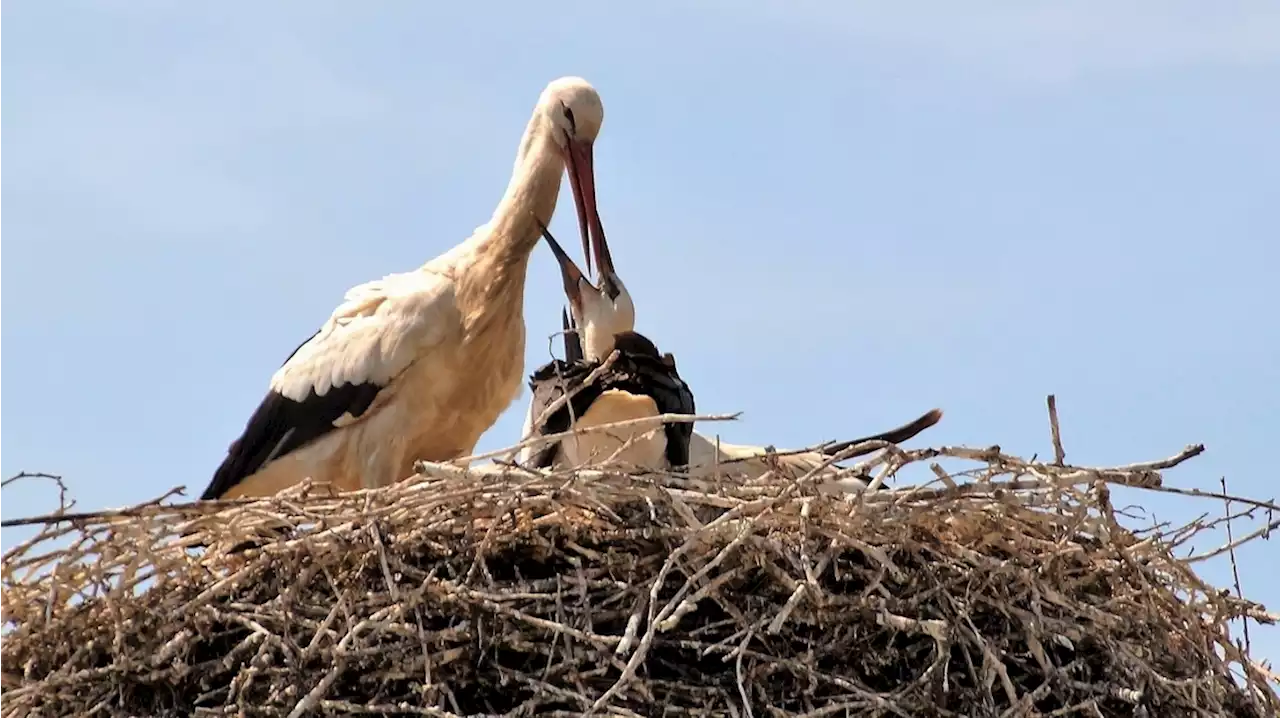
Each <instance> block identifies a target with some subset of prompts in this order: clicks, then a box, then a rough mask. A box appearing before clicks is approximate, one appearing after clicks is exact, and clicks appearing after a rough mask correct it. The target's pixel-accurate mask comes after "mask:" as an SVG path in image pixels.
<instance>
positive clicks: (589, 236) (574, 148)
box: [565, 139, 613, 273]
mask: <svg viewBox="0 0 1280 718" xmlns="http://www.w3.org/2000/svg"><path fill="white" fill-rule="evenodd" d="M565 154H566V155H567V156H566V158H565V161H566V164H567V165H568V171H569V184H570V186H571V187H572V188H573V201H574V204H575V205H576V206H577V210H578V230H579V232H580V233H581V235H582V254H583V256H584V257H585V258H586V261H587V272H588V273H590V272H591V255H592V253H593V252H594V254H595V255H596V258H597V261H598V262H599V265H600V271H601V272H604V271H606V266H607V267H608V270H609V271H612V269H613V260H612V258H611V257H610V256H609V245H608V244H607V243H606V242H605V238H604V226H603V225H602V224H601V222H600V209H599V207H598V206H597V204H596V178H595V165H594V159H593V153H592V145H591V143H590V142H582V141H580V140H573V139H570V140H569V141H568V143H566V145H565Z"/></svg>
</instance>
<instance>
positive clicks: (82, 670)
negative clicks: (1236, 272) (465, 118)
mask: <svg viewBox="0 0 1280 718" xmlns="http://www.w3.org/2000/svg"><path fill="white" fill-rule="evenodd" d="M1185 453H1186V454H1187V455H1190V454H1194V453H1196V450H1195V449H1192V450H1190V451H1188V452H1185ZM937 456H949V457H952V458H958V459H963V460H967V461H970V462H976V466H977V467H978V468H977V469H973V470H971V471H964V472H958V473H956V474H952V475H950V476H956V477H961V478H962V479H964V480H963V481H962V482H961V483H956V482H955V481H953V480H952V478H951V477H950V476H948V475H946V474H945V472H943V470H942V469H941V468H940V467H939V466H938V465H937V464H932V465H931V464H930V463H929V462H930V460H931V459H932V458H933V457H937ZM1183 458H1185V456H1184V457H1183ZM1177 460H1178V459H1177V458H1175V459H1174V460H1168V461H1165V462H1154V463H1151V464H1145V465H1135V466H1131V467H1121V468H1114V469H1105V470H1102V469H1082V468H1076V467H1070V466H1058V465H1047V464H1036V463H1027V462H1024V461H1022V460H1019V459H1017V458H1014V457H1011V456H1007V455H1004V454H1002V453H1000V452H999V450H998V448H992V449H987V450H971V449H925V450H919V451H910V452H903V451H901V450H899V449H897V448H896V447H888V448H887V449H886V451H885V452H884V453H883V454H881V455H880V456H878V457H877V458H875V459H872V460H870V461H868V462H866V463H865V464H862V465H859V466H858V467H855V468H854V469H853V471H857V472H866V471H869V470H875V472H876V475H877V476H879V477H880V478H878V481H883V480H884V479H885V478H891V477H892V475H893V474H895V473H896V472H897V471H898V470H899V469H900V468H902V467H903V466H906V465H907V464H910V463H912V462H923V464H922V465H924V466H928V467H929V468H932V469H934V471H935V473H937V474H938V475H939V477H940V478H939V479H938V480H937V481H935V482H934V483H933V484H932V485H929V486H902V487H900V488H897V489H894V490H889V491H879V492H872V493H864V494H861V495H860V496H833V495H829V494H827V493H823V492H821V491H818V490H817V489H816V488H815V484H816V481H817V477H816V476H804V477H789V476H784V475H783V473H784V472H782V471H781V470H779V471H775V472H773V473H771V474H768V475H766V476H765V477H764V478H762V479H758V480H754V481H751V482H747V483H741V482H736V483H729V482H724V483H721V484H718V485H717V484H712V483H707V482H696V481H692V480H690V479H687V478H682V477H680V476H676V475H652V474H648V475H624V474H613V473H601V472H599V471H582V472H578V473H577V474H574V475H548V474H535V473H529V472H525V471H523V470H519V469H514V468H505V467H495V466H491V467H489V469H488V470H486V471H482V472H468V471H464V470H461V469H457V468H454V467H450V466H444V465H434V464H432V465H423V466H422V467H420V469H421V472H422V474H421V475H420V476H418V477H416V478H414V479H412V480H410V481H408V482H405V483H403V484H400V485H397V486H393V487H389V488H386V489H380V490H374V491H367V492H360V493H356V494H348V495H345V496H343V497H338V498H333V497H323V496H317V494H319V493H321V492H320V491H319V489H318V487H306V486H304V487H300V488H298V489H296V490H291V491H290V492H288V493H286V494H283V495H281V496H279V497H276V498H273V499H270V500H260V501H241V502H220V503H217V502H214V503H204V504H186V505H181V506H160V505H158V504H150V505H143V506H140V507H135V508H133V509H129V510H124V511H117V512H114V513H103V514H96V515H80V516H79V517H78V518H72V519H69V518H67V516H63V517H61V519H60V520H59V521H56V522H48V523H47V525H46V527H45V528H44V529H43V531H42V533H41V534H40V535H39V536H37V537H36V538H35V539H33V540H32V541H29V542H26V543H24V544H23V545H20V546H17V547H15V548H13V549H11V550H10V551H9V552H8V553H6V554H5V556H4V593H3V609H4V617H5V620H6V622H7V623H8V630H7V633H6V635H5V636H4V640H3V663H4V678H5V690H4V703H3V715H4V716H54V715H60V716H64V715H107V716H125V715H129V716H178V715H181V716H189V715H209V716H213V715H248V716H257V715H288V716H300V715H320V714H328V715H335V714H338V715H342V714H358V713H365V714H368V713H376V714H387V715H430V716H454V715H467V714H476V713H483V714H502V715H513V716H514V715H528V716H531V715H543V714H558V715H566V716H568V715H575V716H576V715H582V714H586V713H588V712H595V713H597V714H601V715H695V714H696V715H726V716H794V715H808V716H820V715H856V716H915V715H929V716H934V715H936V716H1151V717H1153V718H1155V717H1159V718H1173V717H1176V716H1221V715H1232V716H1271V715H1275V714H1276V713H1277V708H1278V707H1280V699H1278V698H1277V693H1276V687H1275V685H1274V683H1273V680H1274V679H1273V677H1272V676H1271V675H1270V674H1269V673H1268V672H1267V669H1265V668H1264V667H1261V666H1259V665H1256V664H1255V663H1253V662H1252V661H1251V660H1250V659H1249V657H1248V656H1247V655H1245V651H1244V650H1243V648H1242V647H1240V646H1237V645H1236V644H1235V643H1233V642H1232V640H1231V638H1230V635H1229V630H1228V621H1231V620H1236V619H1239V618H1241V617H1242V616H1251V617H1252V618H1253V619H1254V620H1258V621H1263V622H1269V621H1271V620H1272V618H1273V617H1271V616H1269V615H1268V614H1266V613H1265V612H1264V610H1263V609H1262V607H1260V606H1257V605H1256V604H1252V603H1249V602H1248V601H1245V600H1244V599H1242V598H1238V597H1232V596H1231V595H1230V594H1229V593H1227V592H1219V591H1216V590H1214V589H1213V588H1211V587H1209V586H1207V585H1205V584H1204V583H1202V582H1201V581H1200V579H1198V578H1197V577H1196V575H1195V574H1194V573H1193V572H1192V571H1191V570H1190V568H1189V565H1188V564H1187V563H1185V562H1184V561H1182V560H1180V559H1178V558H1175V556H1174V554H1173V547H1174V546H1175V545H1177V544H1178V543H1179V542H1181V541H1184V540H1185V539H1186V537H1187V532H1185V531H1184V532H1183V533H1181V534H1175V533H1173V532H1164V533H1162V532H1160V531H1158V530H1152V531H1151V532H1149V533H1142V532H1139V533H1135V532H1132V531H1130V530H1127V529H1126V528H1124V527H1122V526H1121V524H1120V523H1119V521H1118V520H1117V512H1116V511H1115V510H1114V509H1113V508H1112V506H1111V499H1110V490H1109V486H1110V485H1111V484H1116V483H1120V484H1128V485H1135V486H1147V487H1153V486H1159V484H1160V475H1159V473H1158V470H1159V469H1164V468H1168V467H1169V466H1171V465H1172V464H1173V463H1176V461H1177ZM969 468H970V469H972V465H971V466H970V467H969ZM868 475H870V474H868ZM197 513H204V514H212V515H213V517H214V519H215V520H214V521H212V522H208V523H207V524H205V525H202V526H199V527H197V529H196V530H195V533H191V534H188V535H186V536H185V537H184V536H183V532H184V530H185V531H190V530H192V526H193V524H192V518H193V516H194V515H195V514H197ZM282 525H287V526H289V527H291V528H289V529H288V530H286V531H285V532H284V533H282V534H271V533H269V532H268V531H267V529H266V528H265V527H269V526H282ZM255 535H256V536H260V537H261V538H259V543H260V544H261V546H260V547H258V548H249V549H248V550H241V551H239V552H236V553H228V552H227V551H226V549H227V547H230V546H232V545H241V546H243V544H241V543H240V542H242V541H243V540H244V539H245V538H246V537H247V536H255ZM194 544H202V545H207V546H208V547H209V548H206V549H191V548H190V546H192V545H194Z"/></svg>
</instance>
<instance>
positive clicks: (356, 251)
mask: <svg viewBox="0 0 1280 718" xmlns="http://www.w3.org/2000/svg"><path fill="white" fill-rule="evenodd" d="M3 20H4V38H3V39H4V40H5V41H7V42H4V44H3V68H4V78H3V79H4V84H3V104H4V109H5V112H4V114H3V133H4V139H7V140H9V145H8V146H9V155H8V156H9V164H8V169H7V170H6V171H5V175H4V176H5V179H6V180H7V181H6V182H5V183H4V186H3V204H4V209H7V210H8V212H5V213H4V215H3V260H4V261H3V265H2V266H3V282H2V287H3V307H4V310H3V323H2V326H3V346H4V350H5V351H4V353H3V370H4V377H5V378H6V381H5V382H4V385H3V389H4V391H3V417H2V419H3V426H4V432H3V451H2V457H0V464H2V465H3V466H2V467H0V468H2V470H3V473H4V475H6V476H7V475H11V474H13V473H16V472H17V471H19V470H31V471H48V472H54V473H59V474H63V475H65V476H66V477H67V482H68V484H69V485H70V488H71V490H72V493H73V495H74V496H75V497H76V499H77V500H78V502H79V507H80V508H82V509H95V508H105V507H111V506H120V505H125V504H130V503H135V502H138V501H142V500H146V499H149V498H152V497H154V496H157V495H159V494H161V493H163V492H164V491H165V490H166V489H168V488H169V487H171V486H174V485H178V484H185V485H186V486H187V487H188V492H189V494H198V493H199V491H200V490H201V489H203V488H204V486H205V484H206V483H207V481H208V480H209V477H210V475H211V474H212V471H213V469H214V467H216V466H217V464H218V462H219V461H220V460H221V458H222V455H223V453H224V451H225V450H226V447H227V445H228V443H230V441H231V440H232V439H234V438H235V437H236V436H237V434H238V433H239V431H240V430H241V428H242V427H243V425H244V422H245V420H246V419H247V418H248V416H249V414H250V412H251V411H252V410H253V408H254V407H255V405H256V404H257V402H258V401H259V400H260V399H261V397H262V394H263V392H264V390H265V387H266V383H267V380H268V378H269V377H270V375H271V373H272V372H273V371H274V370H275V369H276V367H277V366H279V364H280V363H281V362H282V361H283V360H284V358H285V357H286V356H287V355H288V353H289V352H290V351H291V350H292V349H293V348H294V347H295V346H296V345H297V344H298V343H299V342H300V341H302V339H304V338H306V337H307V336H309V335H310V334H311V333H312V332H313V331H314V330H315V328H316V327H317V326H318V325H319V323H320V322H322V321H323V320H324V319H325V318H326V317H327V316H328V314H329V312H330V311H331V310H332V309H333V307H334V306H335V305H336V303H337V301H338V300H339V299H340V298H341V296H342V294H343V292H344V291H345V290H346V289H347V288H348V287H350V286H352V285H354V284H357V283H360V282H363V281H366V280H369V279H373V278H376V277H379V276H382V275H383V274H386V273H388V272H394V271H401V270H406V269H410V268H413V267H415V266H417V265H419V264H421V263H422V262H424V261H426V260H428V259H430V258H432V257H434V256H435V255H437V254H439V253H440V252H442V251H444V250H445V249H447V248H448V247H450V246H452V245H453V244H455V243H456V242H458V241H460V240H462V239H463V238H465V237H466V236H467V235H468V234H469V233H470V232H471V230H472V229H473V228H475V227H476V226H477V225H479V224H481V223H482V222H484V221H485V220H486V219H487V217H488V215H489V213H490V212H491V211H492V209H493V207H494V206H495V204H496V202H497V200H498V198H499V197H500V196H501V194H502V191H503V189H504V187H505V185H506V182H507V179H508V175H509V172H510V170H511V165H512V161H513V159H514V156H515V151H516V145H517V142H518V140H519V138H520V133H521V132H522V131H523V129H524V126H525V123H526V122H527V119H528V115H529V112H530V111H531V110H532V108H533V104H534V102H535V100H536V98H537V96H538V93H539V92H540V91H541V90H542V88H543V86H544V85H545V84H546V83H547V82H548V81H550V80H552V79H554V78H556V77H559V76H561V75H566V74H576V75H581V76H583V77H586V78H587V79H588V80H590V81H591V82H592V83H593V84H595V85H596V87H597V88H598V89H599V90H600V93H601V95H602V97H603V98H604V103H605V108H606V110H605V123H604V128H603V130H602V134H601V137H600V139H599V142H598V144H597V148H596V170H597V178H598V182H599V189H600V199H601V203H602V215H603V219H604V223H605V227H606V229H607V231H608V234H609V237H610V238H611V239H612V247H613V253H614V257H615V259H616V261H617V264H618V268H619V271H620V272H621V274H622V276H623V277H624V279H625V280H626V282H627V284H628V286H629V288H630V290H631V292H632V294H633V295H634V297H635V299H636V302H637V304H638V314H639V317H638V327H637V328H638V329H640V330H641V331H643V332H645V333H646V334H648V335H649V336H651V337H652V338H653V339H654V340H655V341H656V342H657V343H658V345H659V346H660V347H661V348H662V349H663V350H666V351H672V352H674V353H675V354H676V356H677V358H678V360H679V362H680V369H681V373H682V375H683V376H685V378H686V379H687V380H688V381H689V383H690V384H691V386H692V387H693V389H694V391H695V393H696V394H697V399H698V407H699V409H700V410H702V411H706V412H731V411H742V412H744V413H743V418H742V420H741V421H740V422H737V423H735V424H733V425H723V424H721V425H716V426H705V427H703V428H702V430H703V431H704V432H715V431H719V433H720V434H721V436H722V437H723V438H724V439H725V440H726V441H735V442H746V443H757V444H764V443H773V444H775V445H777V446H780V447H791V446H800V445H807V444H810V443H814V442H817V441H821V440H825V439H833V438H841V437H846V438H847V437H849V436H852V435H857V434H864V433H868V432H873V431H878V430H881V429H885V428H888V427H890V426H894V425H897V424H899V423H901V422H903V421H905V420H907V419H909V418H912V417H914V416H916V415H918V414H920V413H921V412H923V411H924V410H926V409H928V408H930V407H933V406H938V407H941V408H943V409H944V410H945V411H946V416H945V418H944V419H943V421H942V423H941V424H940V425H938V426H937V427H935V428H933V429H931V430H929V432H928V433H927V434H926V435H924V436H922V437H921V439H918V440H916V441H915V442H912V445H922V444H923V443H928V444H941V443H947V444H953V443H954V444H970V445H978V446H985V445H989V444H993V443H999V444H1000V445H1001V446H1003V447H1004V448H1005V449H1006V450H1008V451H1011V452H1015V453H1019V454H1022V455H1030V454H1033V453H1037V452H1038V453H1040V455H1042V456H1043V455H1046V454H1047V453H1049V452H1050V446H1049V434H1048V430H1047V422H1046V419H1045V409H1044V397H1045V395H1046V394H1048V393H1051V392H1052V393H1056V394H1057V396H1058V399H1059V406H1060V413H1061V418H1062V424H1063V434H1064V441H1065V443H1066V448H1067V453H1068V459H1069V460H1070V461H1072V462H1076V463H1083V464H1116V463H1128V462H1133V461H1141V460H1148V459H1155V458H1160V457H1164V456H1168V455H1171V454H1174V453H1176V452H1177V451H1178V450H1180V449H1181V448H1182V447H1183V446H1185V445H1187V444H1189V443H1194V442H1204V443H1205V444H1206V446H1207V447H1208V451H1207V452H1206V453H1205V455H1204V456H1203V457H1201V458H1198V459H1196V460H1194V461H1192V462H1190V463H1189V464H1187V465H1185V466H1184V467H1182V468H1180V469H1177V470H1174V471H1172V472H1169V473H1168V474H1167V475H1166V481H1167V483H1169V484H1171V485H1174V486H1182V487H1200V488H1205V489H1215V488H1217V487H1218V481H1219V477H1222V476H1225V477H1226V478H1227V481H1228V485H1229V487H1230V489H1231V490H1232V491H1233V492H1236V493H1241V494H1246V495H1251V496H1254V497H1256V498H1271V497H1275V496H1276V495H1277V493H1280V492H1278V491H1277V490H1276V482H1277V478H1276V475H1275V468H1274V461H1275V458H1274V452H1273V451H1272V449H1273V448H1274V446H1275V437H1276V435H1277V434H1280V409H1277V406H1280V361H1278V360H1280V321H1278V320H1277V318H1276V312H1277V306H1278V304H1277V300H1276V298H1275V294H1276V290H1277V288H1276V286H1275V285H1274V282H1276V281H1277V276H1278V274H1280V271H1278V270H1277V263H1278V262H1280V244H1278V243H1280V129H1278V128H1280V4H1277V3H1275V2H1274V1H1271V0H1258V1H1257V2H1219V3H1202V2H1190V1H1183V0H1159V1H1157V0H1145V1H1134V2H1129V3H1114V2H1106V1H1105V0H1090V1H1086V0H1077V1H1076V2H1071V3H1048V2H1029V1H1023V2H979V1H975V2H968V3H949V2H942V1H941V0H935V1H933V2H906V1H899V2H894V3H880V4H876V5H874V6H873V5H869V4H866V5H864V4H857V5H855V4H853V3H843V2H835V1H834V0H829V1H827V2H817V1H809V0H776V1H770V0H733V1H730V0H723V1H722V2H715V1H701V2H698V1H689V2H657V1H653V2H649V3H643V4H634V5H619V4H614V3H604V2H599V1H596V2H576V1H573V0H558V2H556V3H552V4H547V3H523V2H521V3H517V2H480V1H478V0H476V1H472V2H466V3H448V4H445V3H425V2H424V3H410V2H403V1H402V2H387V3H359V4H353V3H350V2H317V1H316V0H308V1H307V2H301V1H297V2H277V3H267V4H264V3H248V2H229V1H224V2H219V3H184V2H153V1H148V0H119V1H118V2H70V1H67V2H48V1H47V0H22V1H19V0H11V1H10V2H6V3H5V4H4V13H3ZM564 192H565V195H564V196H563V197H562V200H561V205H560V208H561V211H560V212H559V213H558V214H557V218H556V220H555V222H554V223H553V225H552V226H553V229H555V230H556V231H557V233H558V234H560V235H561V236H563V237H564V238H565V239H566V240H567V243H569V244H572V243H573V242H574V241H576V240H574V239H573V237H574V235H575V233H576V225H575V219H574V216H573V213H572V211H570V209H569V208H571V207H572V205H571V204H570V203H569V199H568V183H567V182H566V183H565V187H564ZM579 253H580V250H579ZM576 254H577V253H575V255H576ZM562 302H563V294H562V291H561V289H560V283H559V277H558V275H557V273H556V270H555V266H554V263H553V261H552V259H551V254H550V252H549V251H547V250H546V248H545V246H539V248H538V249H537V251H536V252H535V258H534V261H533V262H532V266H531V269H530V277H529V283H528V291H527V305H526V310H527V321H528V327H529V345H528V366H529V368H530V369H531V368H532V367H534V366H536V365H538V364H541V363H542V362H543V361H545V360H546V358H547V342H546V339H545V337H546V336H547V335H548V334H550V333H552V332H554V331H555V330H557V329H558V328H559V307H560V306H561V304H562ZM527 400H528V394H527V392H526V393H525V394H524V395H522V396H521V398H520V400H518V402H517V403H516V404H515V405H513V407H512V408H511V410H510V411H508V413H507V414H506V415H504V416H503V418H502V419H501V420H500V421H499V422H498V423H497V424H496V425H495V426H494V427H493V428H492V429H491V430H490V431H489V433H488V434H486V436H485V437H484V439H483V440H482V441H481V444H480V447H479V448H480V449H482V450H483V449H495V448H500V447H502V446H506V445H509V444H511V443H514V441H515V440H516V439H517V438H518V434H519V429H520V424H521V421H522V419H523V414H524V411H525V402H526V401H527ZM1125 498H1126V499H1128V500H1132V501H1134V502H1139V503H1141V504H1143V505H1144V506H1145V508H1146V509H1147V510H1148V511H1149V512H1153V513H1154V514H1156V515H1158V516H1159V517H1160V518H1163V519H1184V520H1186V519H1190V518H1192V517H1194V516H1195V515H1197V514H1199V513H1201V512H1214V513H1220V512H1221V508H1222V507H1221V506H1220V505H1217V504H1214V503H1212V502H1199V503H1197V502H1179V501H1174V500H1172V499H1170V498H1169V497H1166V496H1160V495H1151V494H1126V495H1125ZM3 499H4V501H3V515H4V516H5V517H6V518H11V517H15V516H19V515H25V514H33V513H42V512H44V511H47V510H50V509H51V508H54V507H55V504H56V493H55V492H53V491H51V490H49V489H48V488H47V487H43V486H39V485H36V484H31V485H22V484H18V485H13V486H10V487H8V488H5V489H4V492H3ZM1237 530H1238V531H1243V530H1244V528H1243V527H1238V528H1237ZM23 535H25V534H23V533H20V532H17V531H11V530H6V533H4V534H3V538H4V541H5V543H6V544H11V543H12V542H13V541H15V540H17V539H18V538H20V537H21V536H23ZM1216 540H1217V539H1216V538H1215V539H1213V540H1210V541H1207V542H1203V543H1202V544H1201V545H1199V546H1198V547H1197V548H1199V549H1208V548H1211V547H1212V545H1213V543H1214V542H1215V541H1216ZM1277 555H1278V554H1277V547H1276V545H1275V543H1274V542H1271V543H1263V542H1259V543H1255V544H1254V545H1253V546H1251V547H1249V548H1247V549H1245V550H1243V551H1242V552H1241V554H1240V557H1239V558H1240V560H1241V561H1242V562H1243V582H1244V588H1245V592H1246V594H1251V595H1252V596H1253V597H1255V598H1257V599H1260V600H1262V601H1264V602H1266V603H1268V604H1269V606H1270V607H1271V608H1272V609H1273V610H1274V609H1280V577H1278V576H1280V572H1277V571H1276V569H1275V565H1274V563H1275V561H1276V556H1277ZM1202 569H1203V573H1204V575H1205V576H1206V577H1207V578H1209V579H1210V580H1212V581H1213V582H1215V583H1217V584H1218V585H1223V586H1225V585H1228V584H1229V582H1230V571H1229V567H1227V566H1226V564H1225V563H1218V564H1213V565H1208V566H1202ZM1278 633H1280V632H1278V631H1277V629H1270V630H1258V629H1256V628H1255V629H1254V632H1253V640H1254V650H1255V654H1257V655H1258V656H1260V657H1268V658H1270V659H1271V660H1272V661H1273V662H1274V661H1277V659H1280V635H1278Z"/></svg>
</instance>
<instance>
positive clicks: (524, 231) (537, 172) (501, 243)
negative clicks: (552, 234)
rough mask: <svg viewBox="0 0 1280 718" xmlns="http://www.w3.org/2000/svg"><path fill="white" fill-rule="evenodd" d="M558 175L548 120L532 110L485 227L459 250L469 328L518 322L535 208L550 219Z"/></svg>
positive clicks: (478, 331) (559, 162) (534, 240)
mask: <svg viewBox="0 0 1280 718" xmlns="http://www.w3.org/2000/svg"><path fill="white" fill-rule="evenodd" d="M563 175H564V160H563V159H561V155H560V151H559V147H558V146H557V145H556V143H555V140H554V139H552V137H551V135H550V132H549V125H548V124H547V122H546V120H544V119H543V118H542V117H541V116H540V115H537V114H535V115H534V116H533V118H532V119H531V120H530V121H529V127H528V129H527V130H526V131H525V135H524V139H522V140H521V142H520V152H519V153H518V154H517V155H516V165H515V170H514V172H513V173H512V176H511V182H510V183H509V184H508V185H507V191H506V193H505V194H504V195H503V197H502V201H501V202H499V203H498V207H497V209H495V210H494V212H493V217H492V218H491V219H490V220H489V223H488V225H487V227H486V228H483V229H481V230H480V231H478V232H477V233H476V234H475V235H473V236H472V239H471V242H472V243H473V244H472V245H471V246H470V247H469V248H468V250H466V252H467V253H466V255H464V256H468V257H469V258H470V259H469V261H470V264H471V267H470V269H469V271H467V272H463V273H462V275H461V276H460V277H459V281H458V287H457V292H458V295H459V302H460V304H461V305H462V306H463V307H465V308H466V309H464V312H465V314H466V318H465V322H466V325H467V327H468V333H469V334H474V335H483V334H484V333H485V332H486V330H487V329H489V328H490V326H491V325H492V324H493V322H514V323H513V324H511V327H512V328H514V327H515V325H516V324H519V325H520V328H521V329H522V328H523V321H524V320H523V313H522V311H523V308H524V286H525V277H526V275H527V270H528V268H529V255H530V254H532V252H533V248H534V247H535V246H536V245H537V244H538V240H540V239H541V238H542V232H541V229H540V228H539V227H538V223H537V221H536V220H535V213H536V215H537V218H538V219H541V220H542V221H543V222H545V223H548V224H550V222H551V215H552V213H553V212H555V208H556V198H557V196H558V195H559V194H560V178H561V177H562V176H563ZM503 331H505V330H503ZM499 333H502V332H499Z"/></svg>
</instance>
